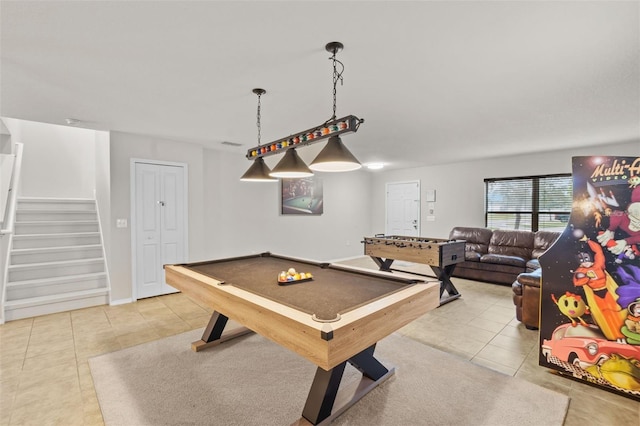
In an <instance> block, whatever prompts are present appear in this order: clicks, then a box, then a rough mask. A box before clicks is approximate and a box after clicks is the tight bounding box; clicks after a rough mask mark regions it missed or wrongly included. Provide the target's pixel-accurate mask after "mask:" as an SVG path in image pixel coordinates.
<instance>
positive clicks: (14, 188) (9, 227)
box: [0, 142, 23, 235]
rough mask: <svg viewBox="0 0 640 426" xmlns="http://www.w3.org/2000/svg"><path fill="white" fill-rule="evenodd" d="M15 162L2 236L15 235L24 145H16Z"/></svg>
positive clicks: (1, 230)
mask: <svg viewBox="0 0 640 426" xmlns="http://www.w3.org/2000/svg"><path fill="white" fill-rule="evenodd" d="M14 146H15V156H16V158H15V161H14V163H13V173H11V182H10V184H9V201H8V202H7V209H6V210H5V215H4V219H5V220H3V222H2V223H3V225H4V228H2V229H0V235H7V234H13V227H14V225H15V220H16V206H17V204H18V186H19V185H20V174H21V171H22V148H23V144H21V143H17V142H16V143H15V144H14Z"/></svg>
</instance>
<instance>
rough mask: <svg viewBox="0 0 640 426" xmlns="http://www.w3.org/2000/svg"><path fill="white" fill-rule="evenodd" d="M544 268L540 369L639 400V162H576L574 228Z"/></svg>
mask: <svg viewBox="0 0 640 426" xmlns="http://www.w3.org/2000/svg"><path fill="white" fill-rule="evenodd" d="M540 264H541V267H542V268H543V269H542V280H543V281H542V293H541V302H540V305H541V306H540V309H541V311H540V354H539V363H540V365H542V366H544V367H548V368H551V369H555V370H558V371H559V372H561V373H562V374H563V375H567V376H570V377H572V378H574V379H576V380H580V381H585V382H588V383H590V384H593V385H595V386H599V387H602V388H605V389H607V390H610V391H613V392H617V393H620V394H622V395H625V396H628V397H630V398H632V399H637V400H640V157H595V156H594V157H574V158H573V206H572V211H571V217H570V219H569V225H568V226H567V228H566V229H565V230H564V232H563V233H562V235H561V236H560V238H559V239H558V241H557V242H556V243H555V244H554V245H553V246H552V247H551V248H549V250H547V252H546V253H545V254H544V255H542V257H541V258H540Z"/></svg>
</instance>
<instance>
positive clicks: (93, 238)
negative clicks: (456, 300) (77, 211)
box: [13, 232, 100, 250]
mask: <svg viewBox="0 0 640 426" xmlns="http://www.w3.org/2000/svg"><path fill="white" fill-rule="evenodd" d="M85 244H87V245H93V244H100V233H99V232H69V233H59V234H23V235H14V236H13V249H14V250H16V249H28V248H45V247H67V246H80V245H85Z"/></svg>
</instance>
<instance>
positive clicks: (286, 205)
mask: <svg viewBox="0 0 640 426" xmlns="http://www.w3.org/2000/svg"><path fill="white" fill-rule="evenodd" d="M322 205H323V202H322V198H314V197H311V196H309V195H302V196H299V197H292V198H287V199H283V200H282V213H283V214H322V211H323V208H322Z"/></svg>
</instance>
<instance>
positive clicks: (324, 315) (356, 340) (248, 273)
mask: <svg viewBox="0 0 640 426" xmlns="http://www.w3.org/2000/svg"><path fill="white" fill-rule="evenodd" d="M290 268H294V269H296V270H297V271H298V272H305V273H311V274H312V276H313V278H312V279H311V280H309V281H304V282H295V283H293V284H291V283H289V285H280V284H281V283H279V282H278V275H279V274H280V272H281V271H287V270H289V269H290ZM165 272H166V280H167V283H168V284H170V285H171V286H173V287H175V288H176V289H178V290H180V291H182V292H184V293H185V294H187V295H188V296H190V297H191V298H193V299H195V300H198V301H200V302H203V303H205V304H207V305H208V306H210V307H212V308H213V310H214V312H213V314H212V316H211V319H210V321H209V324H208V325H207V327H206V328H205V330H204V333H203V336H202V339H201V340H200V341H198V342H194V343H193V345H192V349H193V350H195V351H198V350H201V349H203V348H205V347H209V346H213V345H217V344H219V343H221V342H223V341H225V340H228V339H230V338H234V337H236V336H237V335H239V334H242V333H243V332H247V330H246V329H249V330H251V331H254V332H256V333H259V334H260V335H262V336H264V337H266V338H268V339H270V340H272V341H274V342H276V343H278V344H280V345H281V346H283V347H285V348H288V349H289V350H291V351H293V352H295V353H297V354H298V355H300V356H302V357H304V358H306V359H307V360H309V361H311V362H312V363H314V364H315V365H316V366H317V369H316V375H315V377H314V380H313V383H312V385H311V390H310V391H309V395H308V397H307V401H306V403H305V406H304V408H303V411H302V418H301V419H300V420H299V424H308V423H311V424H319V423H320V422H322V421H325V420H326V421H330V420H331V419H333V418H335V417H336V416H338V415H339V414H340V413H342V412H343V411H344V410H346V409H347V408H348V407H349V406H351V405H352V404H354V403H355V402H356V401H358V400H359V399H360V398H362V396H364V395H365V394H366V393H367V392H369V391H370V390H371V389H373V388H374V387H375V386H377V385H378V384H380V383H381V382H383V381H384V380H386V379H387V378H388V377H389V376H390V375H392V374H393V373H394V370H393V369H388V368H387V367H385V366H384V365H382V363H380V362H379V361H378V360H377V359H376V358H375V357H374V350H375V345H376V343H377V342H378V341H379V340H381V339H382V338H384V337H386V336H388V335H389V334H391V333H393V332H394V331H396V330H398V329H399V328H401V327H402V326H404V325H406V324H408V323H410V322H411V321H413V320H415V319H416V318H418V317H420V316H422V315H424V314H425V313H426V312H428V311H429V310H431V309H434V308H436V307H437V306H438V305H439V286H440V284H439V282H438V281H437V280H428V279H423V278H420V279H415V280H414V279H409V278H402V277H397V276H393V275H391V274H389V273H385V272H379V271H372V270H365V269H359V268H350V267H344V266H339V265H335V264H329V263H320V262H314V261H310V260H303V259H296V258H292V257H285V256H279V255H275V254H271V253H261V254H254V255H250V256H243V257H234V258H227V259H219V260H212V261H206V262H198V263H189V264H179V265H165ZM229 319H232V320H234V321H236V322H238V323H240V324H241V325H243V326H245V327H246V329H241V330H231V331H227V332H224V329H225V326H226V324H227V321H228V320H229ZM347 362H348V363H350V364H351V365H353V366H354V367H356V368H357V369H358V370H359V371H360V372H362V376H363V377H362V381H361V382H360V383H358V384H357V386H356V387H355V388H353V387H352V388H351V389H349V390H347V391H346V393H347V395H346V397H345V395H343V389H340V395H338V387H339V386H340V382H341V380H342V375H343V372H344V369H345V366H346V363H347ZM336 397H338V398H336ZM339 400H344V401H341V402H340V404H342V405H340V406H338V405H339V404H338V402H339Z"/></svg>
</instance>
